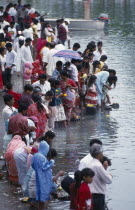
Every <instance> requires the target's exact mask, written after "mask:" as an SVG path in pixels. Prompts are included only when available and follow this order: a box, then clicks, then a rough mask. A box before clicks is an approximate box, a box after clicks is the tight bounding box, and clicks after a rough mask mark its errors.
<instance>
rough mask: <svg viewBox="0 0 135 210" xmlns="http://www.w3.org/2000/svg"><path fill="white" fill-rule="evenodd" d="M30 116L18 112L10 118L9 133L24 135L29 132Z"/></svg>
mask: <svg viewBox="0 0 135 210" xmlns="http://www.w3.org/2000/svg"><path fill="white" fill-rule="evenodd" d="M27 119H28V117H25V116H23V115H22V114H21V113H18V114H16V115H14V116H12V117H10V119H9V124H8V134H13V136H14V135H19V136H21V137H24V136H25V135H27V134H28V133H29V127H28V121H27Z"/></svg>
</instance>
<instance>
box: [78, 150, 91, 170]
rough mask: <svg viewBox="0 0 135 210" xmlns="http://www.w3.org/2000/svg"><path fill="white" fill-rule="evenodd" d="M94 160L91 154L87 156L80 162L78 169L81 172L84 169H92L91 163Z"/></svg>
mask: <svg viewBox="0 0 135 210" xmlns="http://www.w3.org/2000/svg"><path fill="white" fill-rule="evenodd" d="M92 159H93V158H92V157H91V155H90V153H89V154H88V155H86V156H85V157H84V158H82V159H81V160H80V163H79V166H78V169H79V170H82V169H84V168H88V167H90V163H91V161H92Z"/></svg>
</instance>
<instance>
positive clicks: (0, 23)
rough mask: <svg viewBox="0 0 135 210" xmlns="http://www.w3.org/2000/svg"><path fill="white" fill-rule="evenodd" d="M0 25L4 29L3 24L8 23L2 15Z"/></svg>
mask: <svg viewBox="0 0 135 210" xmlns="http://www.w3.org/2000/svg"><path fill="white" fill-rule="evenodd" d="M0 26H1V29H4V28H5V26H9V23H8V22H7V21H5V20H4V18H3V16H0Z"/></svg>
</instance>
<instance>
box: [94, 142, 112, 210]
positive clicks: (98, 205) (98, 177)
mask: <svg viewBox="0 0 135 210" xmlns="http://www.w3.org/2000/svg"><path fill="white" fill-rule="evenodd" d="M90 154H91V156H92V157H93V159H92V160H91V162H90V168H91V169H92V170H93V171H94V173H95V176H94V177H93V182H92V183H91V184H90V190H91V192H92V200H93V210H105V193H106V184H111V183H112V175H111V174H109V172H108V171H107V166H106V168H104V167H103V165H102V163H101V161H102V160H103V150H102V146H101V145H99V144H93V145H92V146H91V147H90Z"/></svg>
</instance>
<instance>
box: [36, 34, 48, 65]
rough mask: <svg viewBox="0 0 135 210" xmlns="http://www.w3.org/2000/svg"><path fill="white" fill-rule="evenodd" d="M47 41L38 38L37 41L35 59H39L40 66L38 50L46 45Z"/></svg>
mask: <svg viewBox="0 0 135 210" xmlns="http://www.w3.org/2000/svg"><path fill="white" fill-rule="evenodd" d="M46 43H47V41H46V40H45V39H42V38H38V40H37V48H36V50H37V57H36V59H39V61H40V64H42V59H41V56H40V50H41V49H42V48H43V47H44V46H45V45H46Z"/></svg>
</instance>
